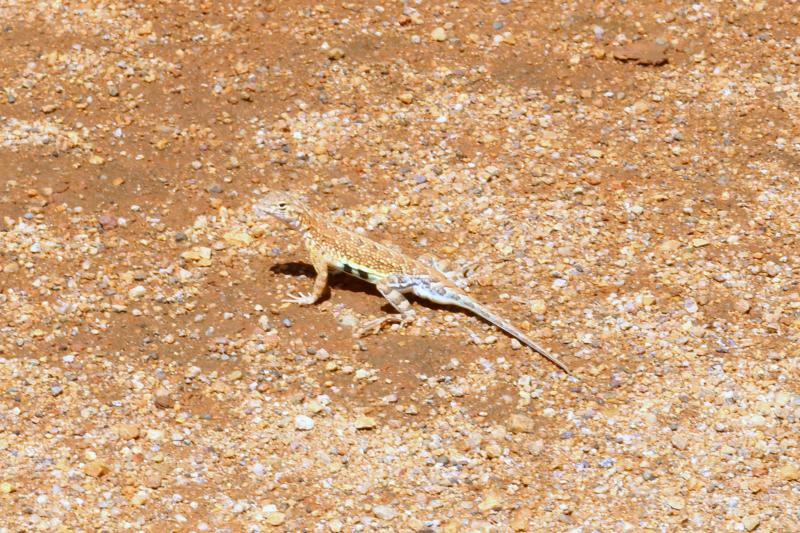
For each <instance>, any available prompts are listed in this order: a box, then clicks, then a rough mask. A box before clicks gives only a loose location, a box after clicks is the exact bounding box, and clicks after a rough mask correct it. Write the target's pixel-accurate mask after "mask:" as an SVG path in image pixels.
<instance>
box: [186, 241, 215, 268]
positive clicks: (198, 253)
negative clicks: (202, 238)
mask: <svg viewBox="0 0 800 533" xmlns="http://www.w3.org/2000/svg"><path fill="white" fill-rule="evenodd" d="M181 257H183V258H184V259H185V260H187V261H194V262H196V263H197V264H198V265H200V266H209V265H211V248H208V247H206V246H196V247H195V248H192V249H191V250H187V251H185V252H183V253H182V254H181Z"/></svg>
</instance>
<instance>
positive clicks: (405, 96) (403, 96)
mask: <svg viewBox="0 0 800 533" xmlns="http://www.w3.org/2000/svg"><path fill="white" fill-rule="evenodd" d="M397 99H398V100H400V101H401V102H402V103H404V104H410V103H412V102H413V101H414V95H413V94H412V93H409V92H405V93H400V95H399V96H398V97H397Z"/></svg>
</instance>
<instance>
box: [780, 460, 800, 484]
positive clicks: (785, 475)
mask: <svg viewBox="0 0 800 533" xmlns="http://www.w3.org/2000/svg"><path fill="white" fill-rule="evenodd" d="M778 477H780V478H781V479H782V480H784V481H800V467H798V466H797V465H796V464H794V463H788V464H785V465H783V466H781V467H780V468H779V469H778Z"/></svg>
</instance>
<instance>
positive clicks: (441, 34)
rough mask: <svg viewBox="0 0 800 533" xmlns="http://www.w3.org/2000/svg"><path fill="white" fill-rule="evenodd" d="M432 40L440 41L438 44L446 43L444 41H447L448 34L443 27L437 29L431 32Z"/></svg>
mask: <svg viewBox="0 0 800 533" xmlns="http://www.w3.org/2000/svg"><path fill="white" fill-rule="evenodd" d="M431 39H433V40H434V41H438V42H441V41H444V40H446V39H447V32H446V31H445V29H444V28H442V27H441V26H439V27H436V28H435V29H434V30H433V31H432V32H431Z"/></svg>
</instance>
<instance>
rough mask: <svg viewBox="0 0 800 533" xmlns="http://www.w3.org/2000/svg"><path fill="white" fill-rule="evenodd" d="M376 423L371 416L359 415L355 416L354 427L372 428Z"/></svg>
mask: <svg viewBox="0 0 800 533" xmlns="http://www.w3.org/2000/svg"><path fill="white" fill-rule="evenodd" d="M377 424H378V422H377V420H375V419H374V418H372V417H371V416H359V417H358V418H356V421H355V424H354V425H355V427H356V429H372V428H374V427H375V426H376V425H377Z"/></svg>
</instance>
